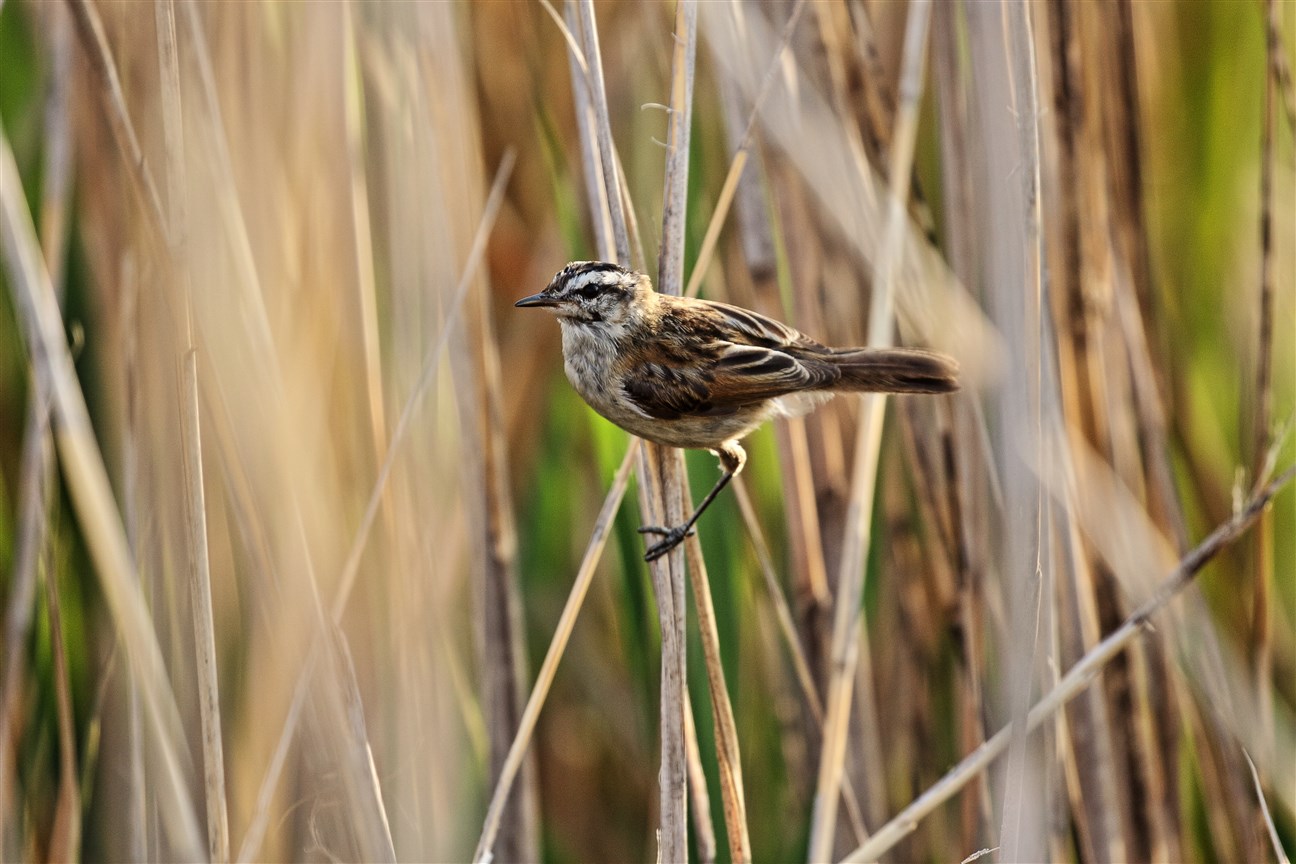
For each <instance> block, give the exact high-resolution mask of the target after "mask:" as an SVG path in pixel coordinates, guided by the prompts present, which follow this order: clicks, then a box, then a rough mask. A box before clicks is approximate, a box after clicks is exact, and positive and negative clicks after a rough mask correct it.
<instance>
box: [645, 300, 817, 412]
mask: <svg viewBox="0 0 1296 864" xmlns="http://www.w3.org/2000/svg"><path fill="white" fill-rule="evenodd" d="M661 324H662V329H663V333H664V334H665V335H666V338H664V339H663V340H662V341H661V342H660V343H659V344H658V345H655V346H654V347H653V348H652V350H650V351H648V352H646V353H645V356H644V357H643V358H642V359H640V360H639V361H638V362H636V363H635V364H633V365H632V366H630V367H629V369H627V374H626V375H625V376H624V377H623V379H622V388H623V390H624V391H625V394H626V396H627V397H628V398H629V399H630V400H631V401H632V402H634V404H635V405H636V406H638V407H639V408H640V410H642V411H643V412H644V413H646V414H648V415H650V416H652V417H656V418H659V419H663V420H674V419H678V418H680V417H686V416H718V415H724V414H731V413H733V412H735V411H737V410H739V409H741V408H743V407H745V406H748V405H751V404H754V403H757V402H763V401H764V400H766V399H774V398H777V397H779V396H784V395H787V394H788V393H795V392H799V391H805V390H817V389H821V388H823V387H826V386H828V385H830V384H832V383H833V382H834V381H836V380H837V379H838V378H839V377H840V374H841V373H840V372H839V371H838V370H837V369H836V367H835V366H833V365H832V364H831V363H829V362H819V361H817V358H814V357H813V355H809V356H807V355H804V354H801V353H800V352H799V351H797V352H796V353H795V354H794V353H789V350H785V349H791V350H792V351H796V349H798V348H801V349H805V348H812V347H818V348H820V350H822V346H819V344H818V343H817V342H814V341H813V340H810V339H808V338H806V337H805V336H802V335H801V334H800V333H798V332H797V331H796V330H793V329H792V328H791V327H788V326H787V325H785V324H781V323H779V322H778V321H775V320H773V319H772V318H766V317H765V316H764V315H760V314H757V313H755V312H751V311H749V310H747V309H740V308H738V307H737V306H728V305H726V304H723V303H707V302H704V301H693V302H691V303H688V305H686V306H681V307H680V308H678V309H677V310H672V311H671V312H668V313H667V314H666V315H665V316H664V318H663V320H662V322H661ZM676 335H677V336H678V338H671V337H672V336H676ZM685 346H688V347H687V348H686V347H685Z"/></svg>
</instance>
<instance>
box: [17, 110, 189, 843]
mask: <svg viewBox="0 0 1296 864" xmlns="http://www.w3.org/2000/svg"><path fill="white" fill-rule="evenodd" d="M0 208H2V211H0V213H2V215H0V231H2V233H3V250H4V253H5V254H4V258H5V261H6V266H7V268H8V270H9V279H10V285H11V290H12V291H13V293H14V301H15V306H16V307H17V312H18V318H19V320H20V322H21V324H22V328H23V331H24V333H25V335H26V340H27V349H28V352H29V354H30V356H31V358H32V364H33V366H34V367H35V370H36V374H37V375H38V376H40V377H41V378H42V379H43V380H44V382H45V383H44V385H43V387H44V388H45V389H46V391H47V392H50V393H51V399H52V405H53V408H54V413H55V416H56V417H57V418H58V421H59V424H58V427H57V429H56V433H55V438H56V441H57V444H58V450H59V456H60V459H61V461H62V464H63V475H64V478H65V480H66V482H67V484H68V488H69V491H70V493H71V498H72V505H73V508H74V509H75V511H76V513H77V517H78V520H79V521H80V523H81V527H82V530H83V532H84V536H85V540H86V545H87V548H88V549H89V551H90V556H91V560H92V561H93V563H94V565H95V570H96V573H97V574H98V576H99V579H100V583H101V585H102V588H103V591H104V596H105V598H106V600H107V603H108V606H109V609H110V610H111V612H112V615H113V619H114V621H115V622H116V624H117V628H118V634H119V636H120V638H121V639H122V640H123V642H124V643H125V646H126V649H127V655H128V657H129V658H130V662H131V665H132V667H133V668H134V670H135V672H136V674H137V675H138V683H139V687H140V691H141V695H142V697H143V701H144V709H145V714H146V716H147V722H148V724H149V727H150V732H151V733H152V735H151V741H152V743H153V744H154V745H155V746H156V748H157V753H156V757H157V762H156V763H155V764H156V765H157V768H158V770H159V772H160V774H161V782H162V783H163V786H164V788H163V790H162V793H161V794H160V795H159V796H158V800H159V806H160V807H161V808H162V810H163V813H164V816H165V818H163V820H162V822H163V825H164V830H165V831H166V832H167V835H168V836H169V838H170V839H171V840H172V842H173V843H174V844H175V848H176V850H177V851H178V854H180V855H183V856H185V857H194V858H196V857H200V856H201V854H202V853H201V852H200V850H201V849H202V848H203V843H202V842H201V840H200V839H199V831H198V824H197V820H196V818H195V815H194V812H193V809H192V804H193V802H192V799H190V797H189V796H188V795H187V793H186V791H185V789H186V784H185V781H184V779H183V778H184V773H185V769H184V767H183V763H182V761H181V760H182V758H183V753H184V749H183V748H182V747H181V746H180V745H179V742H180V741H181V739H182V734H181V727H180V720H179V712H178V710H177V708H176V703H175V697H174V695H173V694H172V692H171V689H170V684H169V682H168V678H167V674H166V666H165V664H164V663H163V660H162V654H161V650H160V648H159V646H158V643H157V640H156V637H155V634H154V631H153V628H152V626H151V623H150V620H149V613H148V610H147V607H146V605H145V603H144V599H143V597H142V596H141V594H140V590H139V584H138V582H137V580H136V579H135V575H134V573H135V571H134V565H133V563H132V562H131V556H130V551H129V548H128V546H127V543H126V538H125V533H124V531H123V528H122V522H121V514H120V513H119V512H118V511H117V509H116V504H115V502H114V500H113V495H112V488H111V485H110V484H109V482H108V473H107V470H106V469H105V468H104V463H103V457H102V454H101V453H100V452H99V449H98V445H97V442H96V441H95V439H94V434H93V431H92V429H93V427H92V426H91V424H90V417H89V413H88V411H87V409H86V404H85V397H84V395H83V394H82V392H81V387H80V384H79V382H78V381H77V378H76V372H75V369H74V368H73V365H72V357H71V354H70V353H69V351H68V347H67V343H66V342H65V341H64V336H63V325H62V319H61V316H60V313H59V308H58V302H57V301H56V300H55V298H54V289H53V286H51V284H50V281H49V273H48V272H47V271H46V269H45V266H44V263H43V261H42V260H41V258H40V253H39V246H38V244H37V241H36V234H35V230H34V228H33V227H32V221H31V214H30V213H29V212H28V211H27V206H26V202H25V201H24V200H22V181H21V179H20V177H19V175H18V167H17V165H16V164H15V163H14V159H13V152H12V150H10V147H9V139H8V138H7V137H4V136H0Z"/></svg>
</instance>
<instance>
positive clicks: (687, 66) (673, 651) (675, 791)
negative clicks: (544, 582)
mask: <svg viewBox="0 0 1296 864" xmlns="http://www.w3.org/2000/svg"><path fill="white" fill-rule="evenodd" d="M696 57H697V3H696V2H695V0H680V2H679V3H678V4H677V5H676V7H675V28H674V50H673V51H672V57H671V78H670V81H671V98H670V114H669V122H668V124H667V133H666V147H667V149H666V168H665V178H664V184H665V188H664V190H663V193H662V229H661V245H660V247H659V248H658V252H657V290H658V291H660V292H662V293H663V294H674V295H679V294H681V293H682V292H683V290H684V221H685V218H686V216H687V212H688V211H687V203H688V172H689V138H690V133H691V129H692V119H693V78H694V74H695V69H696ZM646 450H647V452H648V453H650V454H655V456H656V461H657V465H658V478H659V480H660V483H661V485H660V487H659V491H658V492H656V493H654V495H655V496H658V495H659V496H660V500H661V501H662V502H663V504H664V511H663V512H664V515H665V517H666V519H665V522H664V523H662V524H666V525H680V524H682V523H683V522H684V521H685V520H686V519H687V518H688V516H689V509H690V508H689V487H688V471H687V468H686V467H685V464H684V453H683V451H681V450H678V449H675V448H669V447H664V446H655V445H651V444H650V445H649V446H648V447H647V448H646ZM694 542H695V541H694ZM685 560H686V549H685V546H684V545H680V546H676V547H675V548H674V549H672V550H671V551H670V552H669V553H667V554H666V555H665V556H663V557H662V558H658V559H657V560H655V561H653V562H652V563H651V564H650V565H649V569H650V570H651V572H652V576H653V584H654V585H655V586H656V588H657V609H658V616H659V618H660V620H661V635H662V649H661V651H662V662H661V666H662V671H661V677H662V682H661V724H662V730H661V736H662V747H661V773H660V783H661V790H660V791H661V812H660V817H661V834H660V837H659V847H658V848H659V854H660V855H661V856H662V858H663V860H665V861H681V862H682V861H687V860H688V829H687V823H686V819H685V815H686V811H687V798H688V783H687V779H688V775H687V770H688V768H687V761H686V756H685V753H686V748H685V746H684V713H685V711H686V707H685V704H684V701H685V697H686V695H687V692H688V670H687V662H688V642H687V637H686V632H685V618H686V613H685V602H686V601H685V587H684V583H685V580H686V579H687V576H686V573H685ZM695 578H696V576H695ZM703 578H705V577H703ZM721 689H722V690H723V681H722V686H721ZM714 714H715V716H716V717H717V718H718V717H719V715H720V709H719V706H716V711H715V712H714ZM717 722H719V721H717ZM716 743H717V746H716V752H717V756H720V757H721V758H723V754H724V753H725V747H724V745H723V744H722V743H721V741H720V740H719V736H718V737H717V742H716ZM734 746H735V747H736V742H734ZM734 758H737V757H736V754H735V757H734ZM730 770H732V771H734V774H735V776H737V777H739V778H740V777H741V768H732V767H731V768H730ZM721 773H722V775H723V774H724V773H725V768H724V767H723V766H722V768H721ZM740 782H741V781H740ZM726 785H727V784H725V783H723V782H722V783H721V789H722V792H724V795H725V810H726V812H737V813H739V814H741V815H743V821H742V826H741V833H740V834H738V833H736V832H738V831H739V828H738V826H737V825H731V826H729V832H730V833H729V841H730V849H731V852H733V853H735V858H736V859H737V860H745V857H744V858H740V857H739V856H740V854H741V853H742V851H743V850H742V849H741V843H739V844H735V842H734V838H735V836H739V837H741V836H744V835H745V834H746V819H745V814H742V810H744V809H745V808H743V807H735V804H734V797H733V790H732V786H731V785H729V786H728V788H726Z"/></svg>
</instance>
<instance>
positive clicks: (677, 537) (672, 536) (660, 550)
mask: <svg viewBox="0 0 1296 864" xmlns="http://www.w3.org/2000/svg"><path fill="white" fill-rule="evenodd" d="M714 452H715V454H716V455H717V456H719V457H720V465H721V466H722V467H723V468H724V474H722V475H721V476H720V479H719V480H717V481H716V484H715V485H714V486H712V487H711V491H710V492H708V493H707V494H706V497H705V498H703V499H702V503H701V504H699V505H698V506H697V509H695V510H694V511H693V515H692V516H690V517H689V518H688V521H687V522H685V523H684V524H683V525H676V526H675V527H674V528H664V527H662V526H661V525H645V526H643V527H642V528H640V529H639V533H640V534H658V535H660V536H661V538H662V539H661V540H659V541H657V542H656V543H654V544H653V545H651V546H649V547H648V549H647V551H645V552H644V560H645V561H656V560H657V559H658V558H660V557H661V556H663V555H665V554H666V553H667V552H669V551H670V550H672V549H674V548H675V547H676V546H678V545H679V544H680V543H683V542H684V538H685V537H687V536H689V535H690V534H693V533H695V532H694V530H693V526H694V524H696V522H697V520H698V517H699V516H701V515H702V511H704V510H706V508H707V507H709V506H710V505H711V502H712V501H714V500H715V497H716V496H717V495H719V494H720V491H721V490H722V489H724V488H725V487H726V486H728V485H729V481H730V480H732V479H733V478H734V475H735V474H737V473H738V472H739V471H741V470H742V469H743V465H745V464H746V462H747V453H746V451H744V450H743V448H742V447H741V446H739V444H738V442H737V441H726V442H725V443H724V444H721V445H720V447H719V448H717V449H716V450H715V451H714Z"/></svg>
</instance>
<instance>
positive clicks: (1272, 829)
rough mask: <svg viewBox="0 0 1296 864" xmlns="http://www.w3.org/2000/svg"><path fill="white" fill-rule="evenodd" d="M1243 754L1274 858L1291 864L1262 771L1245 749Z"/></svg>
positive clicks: (1282, 862)
mask: <svg viewBox="0 0 1296 864" xmlns="http://www.w3.org/2000/svg"><path fill="white" fill-rule="evenodd" d="M1242 755H1243V756H1245V757H1246V761H1247V768H1249V769H1250V770H1251V782H1252V783H1253V784H1255V793H1256V801H1257V802H1258V803H1259V805H1260V813H1261V814H1262V815H1263V816H1264V824H1265V830H1266V831H1267V832H1268V833H1269V843H1270V845H1272V846H1273V852H1274V860H1275V861H1277V862H1278V864H1291V858H1289V857H1288V856H1287V850H1286V849H1284V848H1283V845H1282V838H1280V837H1279V836H1278V826H1276V825H1274V820H1273V814H1272V813H1270V812H1269V802H1268V801H1267V800H1265V794H1264V786H1262V785H1261V783H1260V773H1259V772H1258V771H1256V766H1255V761H1254V760H1252V758H1251V754H1250V753H1247V752H1246V751H1245V750H1243V751H1242Z"/></svg>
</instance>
